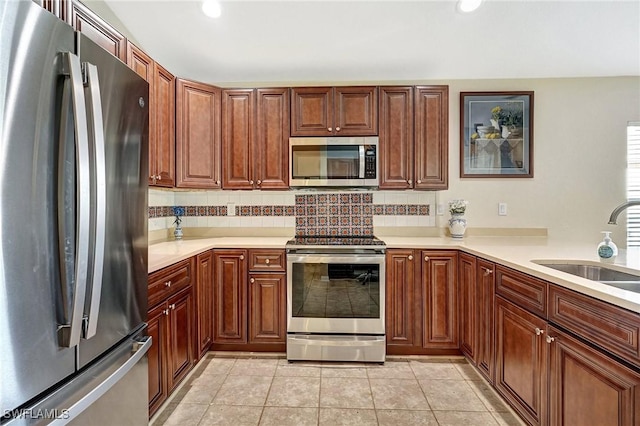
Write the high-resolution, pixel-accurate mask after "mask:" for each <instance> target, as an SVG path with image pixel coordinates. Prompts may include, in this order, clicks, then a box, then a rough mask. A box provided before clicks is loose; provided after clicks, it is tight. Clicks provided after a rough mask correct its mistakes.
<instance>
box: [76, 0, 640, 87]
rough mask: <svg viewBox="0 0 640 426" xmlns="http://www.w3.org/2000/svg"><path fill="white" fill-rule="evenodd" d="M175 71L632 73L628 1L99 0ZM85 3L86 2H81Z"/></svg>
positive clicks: (638, 27)
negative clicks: (463, 4)
mask: <svg viewBox="0 0 640 426" xmlns="http://www.w3.org/2000/svg"><path fill="white" fill-rule="evenodd" d="M105 2H106V4H107V6H108V7H109V8H111V10H112V11H113V12H114V14H115V15H116V16H117V17H118V18H119V19H120V20H121V21H122V23H123V24H124V25H125V26H126V27H127V29H128V30H129V32H130V33H132V35H133V36H134V37H135V39H136V40H137V41H138V43H139V44H140V45H141V47H143V48H144V49H145V50H146V51H147V52H148V53H149V54H150V55H151V56H152V57H154V59H156V60H157V61H158V62H160V63H161V64H162V65H164V66H165V67H166V68H167V69H169V70H170V71H171V72H173V73H174V74H176V75H178V76H180V77H186V78H191V79H195V80H199V81H204V82H209V83H217V84H221V85H223V86H224V85H225V83H226V84H232V83H257V82H261V83H274V84H277V83H279V82H281V83H287V84H290V85H295V84H296V83H314V82H315V83H322V82H333V83H338V82H342V83H348V82H364V81H374V82H401V81H424V80H442V79H444V80H450V79H476V78H481V79H484V78H537V77H576V76H625V75H626V76H629V75H633V76H640V0H608V1H593V0H587V1H570V0H564V1H544V0H512V1H499V0H485V2H484V4H483V5H482V6H481V7H480V8H479V9H478V10H477V11H475V12H473V13H471V14H461V13H459V12H457V10H456V2H455V0H445V1H433V0H422V1H403V0H395V1H304V0H290V1H268V0H263V1H242V0H235V1H224V2H223V3H222V8H223V11H222V17H220V18H218V19H211V18H207V17H206V16H204V15H203V14H202V12H201V8H200V2H198V1H185V0H182V1H178V0H170V1H148V0H142V1H132V0H125V1H123V0H105ZM88 3H89V4H90V3H91V2H90V1H88Z"/></svg>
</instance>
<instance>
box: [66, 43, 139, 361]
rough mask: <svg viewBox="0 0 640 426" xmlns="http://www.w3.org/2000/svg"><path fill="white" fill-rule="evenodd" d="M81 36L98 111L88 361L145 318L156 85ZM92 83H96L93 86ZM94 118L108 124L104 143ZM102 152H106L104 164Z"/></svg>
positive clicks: (83, 350)
mask: <svg viewBox="0 0 640 426" xmlns="http://www.w3.org/2000/svg"><path fill="white" fill-rule="evenodd" d="M76 37H77V45H78V53H79V56H80V61H81V62H82V63H83V66H84V67H85V71H86V72H87V75H88V76H89V81H88V82H87V84H85V94H86V99H87V109H88V111H96V115H97V116H96V117H92V114H91V113H90V112H89V114H88V122H89V133H90V135H91V136H92V137H91V138H90V139H94V137H95V140H93V141H92V142H91V149H92V151H93V152H92V154H93V155H92V158H94V164H93V167H92V179H93V181H92V200H91V202H92V205H93V211H92V221H91V223H92V225H91V226H92V229H93V230H94V232H93V233H92V238H91V252H92V253H94V254H95V259H94V260H92V261H91V262H90V264H89V271H90V273H89V275H90V276H93V278H94V280H93V281H94V282H93V285H91V282H90V283H89V285H88V288H87V300H86V304H85V316H86V318H87V322H86V324H85V334H84V336H83V339H81V341H80V353H79V367H80V368H82V367H84V366H85V365H87V364H88V363H90V362H91V361H92V360H93V359H95V358H96V357H98V356H99V355H100V354H102V353H104V352H105V351H107V350H109V348H111V347H113V346H114V345H116V344H118V342H120V341H121V340H122V339H123V338H125V337H127V336H128V335H130V334H131V333H132V332H133V330H135V329H136V328H138V327H139V326H140V324H142V323H143V322H144V321H145V319H146V312H147V174H148V172H147V169H148V167H149V166H148V134H149V133H148V130H149V85H148V83H147V82H146V81H144V80H143V79H142V78H140V77H139V76H138V75H137V74H136V73H135V72H133V71H132V70H130V69H129V68H128V67H127V66H126V65H125V64H123V63H122V62H120V61H119V60H118V59H116V58H114V57H113V56H112V55H111V54H109V53H108V52H107V51H105V50H104V49H102V48H101V47H99V46H98V45H97V44H95V43H94V42H93V41H91V40H89V39H88V38H87V37H86V36H84V35H82V34H80V33H77V34H76ZM92 70H93V71H96V70H97V76H95V75H94V76H93V77H92V76H91V74H92ZM96 77H97V78H96ZM92 87H93V88H94V89H97V90H96V91H95V92H93V93H92V92H91V90H92ZM96 103H97V104H98V106H97V107H96V105H95V104H96ZM98 109H101V110H102V111H101V117H100V116H99V115H100V112H99V111H97V110H98ZM95 118H98V120H97V121H95V120H94V119H95ZM100 118H101V120H100ZM94 121H95V122H96V123H97V124H96V126H98V127H99V126H102V133H103V136H104V143H101V142H100V141H99V136H100V135H99V133H101V132H100V131H99V130H100V129H98V128H94V124H92V123H94ZM100 121H101V122H102V123H100ZM100 157H104V162H103V164H102V166H101V165H100V161H101V160H100ZM101 167H103V169H104V171H103V172H100V168H101ZM101 173H102V174H103V176H102V177H101V176H100V174H101ZM101 178H103V179H104V184H103V185H102V186H101V185H100V179H101ZM101 190H104V193H103V194H102V195H103V196H104V202H103V203H102V204H103V205H101V202H100V196H101V195H100V191H101ZM101 216H102V217H101ZM96 266H97V268H96ZM96 271H97V272H96ZM100 272H101V275H102V279H99V273H100ZM96 274H97V275H96ZM90 281H91V280H90Z"/></svg>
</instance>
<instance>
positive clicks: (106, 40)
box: [71, 0, 127, 62]
mask: <svg viewBox="0 0 640 426" xmlns="http://www.w3.org/2000/svg"><path fill="white" fill-rule="evenodd" d="M71 26H72V27H73V28H74V29H75V30H76V31H80V32H81V33H82V34H84V35H86V36H87V37H89V39H91V40H92V41H93V42H94V43H96V44H97V45H98V46H100V47H102V48H103V49H104V50H106V51H107V52H109V53H111V54H112V55H113V56H115V57H116V58H118V59H120V60H121V61H122V62H126V61H127V45H126V42H127V41H126V39H125V37H124V36H123V35H122V34H120V32H118V30H116V29H115V28H113V27H112V26H111V25H109V24H108V23H107V22H105V21H104V20H102V19H101V18H100V17H99V16H98V15H96V14H95V13H93V12H92V11H91V10H90V9H89V8H88V7H87V6H85V5H84V4H82V3H80V2H79V1H77V0H73V1H72V2H71Z"/></svg>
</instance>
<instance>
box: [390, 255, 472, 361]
mask: <svg viewBox="0 0 640 426" xmlns="http://www.w3.org/2000/svg"><path fill="white" fill-rule="evenodd" d="M457 257H458V253H457V251H432V250H426V251H425V250H423V251H421V250H404V249H389V250H387V257H386V287H385V290H386V293H385V297H386V306H385V310H386V313H385V315H386V317H385V318H386V334H387V353H388V354H390V355H406V354H457V353H459V351H458V348H459V342H458V290H457V287H458V284H457ZM416 277H418V279H417V280H416Z"/></svg>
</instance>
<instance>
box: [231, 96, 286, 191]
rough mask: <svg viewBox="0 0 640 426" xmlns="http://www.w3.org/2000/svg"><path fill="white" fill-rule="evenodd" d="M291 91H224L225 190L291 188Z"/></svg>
mask: <svg viewBox="0 0 640 426" xmlns="http://www.w3.org/2000/svg"><path fill="white" fill-rule="evenodd" d="M288 129H289V91H288V89H285V88H281V89H228V90H223V91H222V140H223V143H222V171H223V173H222V187H223V188H224V189H286V188H288V187H289V168H288V157H289V156H288V141H289V130H288Z"/></svg>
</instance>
